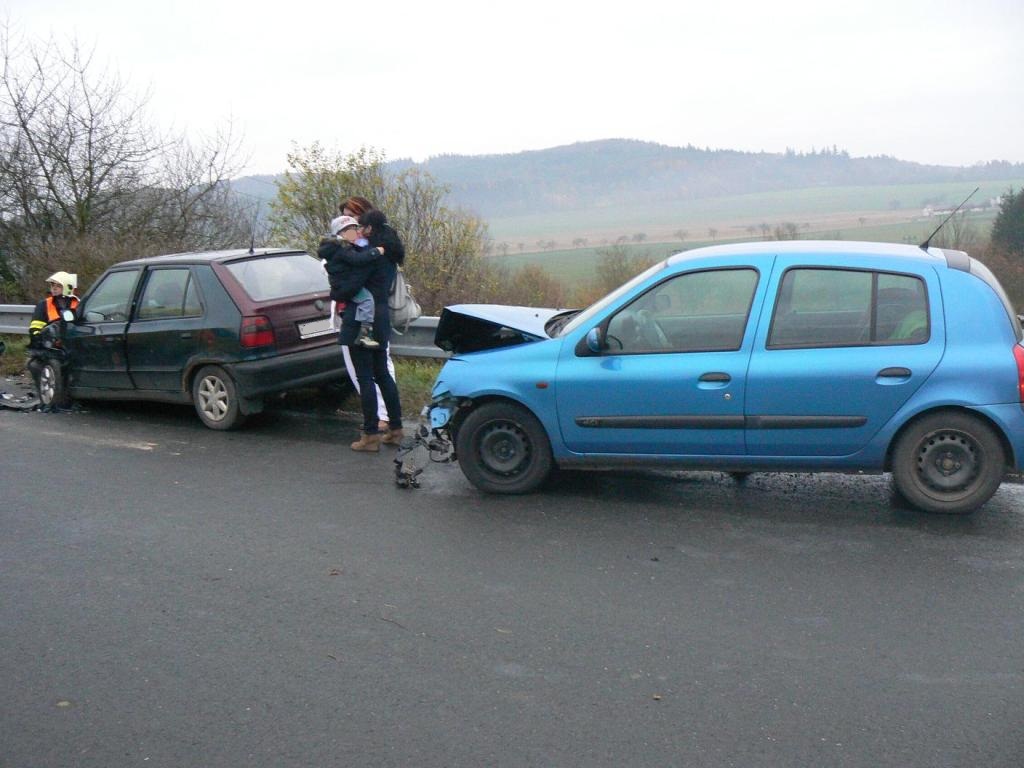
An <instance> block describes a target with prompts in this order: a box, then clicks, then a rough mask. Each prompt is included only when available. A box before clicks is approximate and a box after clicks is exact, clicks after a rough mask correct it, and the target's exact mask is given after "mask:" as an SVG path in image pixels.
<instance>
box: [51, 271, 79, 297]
mask: <svg viewBox="0 0 1024 768" xmlns="http://www.w3.org/2000/svg"><path fill="white" fill-rule="evenodd" d="M46 282H47V283H57V284H58V285H60V287H61V290H63V292H64V295H65V296H71V295H72V294H73V293H74V292H75V288H77V287H78V275H73V274H71V273H70V272H54V273H53V274H52V275H50V276H49V277H48V278H46Z"/></svg>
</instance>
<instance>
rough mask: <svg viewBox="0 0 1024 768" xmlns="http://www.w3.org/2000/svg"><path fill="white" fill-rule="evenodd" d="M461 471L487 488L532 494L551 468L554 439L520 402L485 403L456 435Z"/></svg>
mask: <svg viewBox="0 0 1024 768" xmlns="http://www.w3.org/2000/svg"><path fill="white" fill-rule="evenodd" d="M455 453H456V455H457V456H458V459H459V467H461V468H462V472H463V474H464V475H465V476H466V478H467V479H468V480H469V481H470V482H471V483H473V485H475V486H476V487H477V488H479V489H480V490H482V491H487V492H488V493H528V492H529V491H532V490H534V489H535V488H536V487H537V486H539V485H540V484H541V483H542V482H544V480H545V478H546V477H547V476H548V474H550V472H551V466H552V459H551V443H550V442H549V441H548V436H547V434H546V433H545V432H544V427H542V426H541V423H540V422H539V421H538V420H537V418H536V417H535V416H534V415H533V414H532V413H530V412H529V411H528V410H526V409H525V408H523V407H522V406H519V405H515V404H514V403H507V402H493V403H485V404H484V405H481V406H479V407H478V408H476V409H474V410H473V411H471V412H470V413H469V415H468V416H466V418H465V419H464V420H463V422H462V423H461V424H460V425H459V428H458V432H457V433H456V436H455Z"/></svg>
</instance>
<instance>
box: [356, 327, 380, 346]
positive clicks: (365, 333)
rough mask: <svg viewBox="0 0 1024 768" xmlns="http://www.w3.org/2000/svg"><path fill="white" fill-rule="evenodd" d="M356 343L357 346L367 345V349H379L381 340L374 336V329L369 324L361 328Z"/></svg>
mask: <svg viewBox="0 0 1024 768" xmlns="http://www.w3.org/2000/svg"><path fill="white" fill-rule="evenodd" d="M355 343H356V346H359V347H366V348H367V349H377V348H379V347H380V342H379V341H377V340H376V339H375V338H373V329H372V328H371V327H370V326H367V325H364V326H363V327H362V328H360V329H359V336H357V337H356V341H355Z"/></svg>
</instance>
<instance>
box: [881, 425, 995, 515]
mask: <svg viewBox="0 0 1024 768" xmlns="http://www.w3.org/2000/svg"><path fill="white" fill-rule="evenodd" d="M1005 472H1006V454H1005V452H1004V451H1003V445H1002V443H1001V442H1000V440H999V437H998V435H996V433H995V432H994V431H993V430H992V428H991V427H990V426H989V425H988V424H986V423H985V422H984V421H982V420H981V419H978V418H976V417H974V416H971V415H969V414H966V413H959V412H946V413H935V414H931V415H929V416H925V417H924V418H923V419H921V420H920V421H918V422H915V423H914V424H911V425H910V426H909V427H908V428H907V429H906V431H904V432H903V433H902V434H901V435H900V436H899V438H898V439H897V442H896V445H895V446H894V448H893V455H892V477H893V482H894V483H895V485H896V490H897V491H899V492H900V493H901V494H902V495H903V497H904V498H905V499H906V500H907V501H909V502H910V503H911V504H913V505H914V506H916V507H919V508H921V509H923V510H925V511H927V512H940V513H946V514H963V513H966V512H973V511H974V510H975V509H977V508H978V507H980V506H981V505H982V504H984V503H985V502H986V501H988V500H989V499H990V498H991V497H992V494H994V493H995V492H996V489H998V488H999V484H1000V483H1001V482H1002V481H1003V475H1004V474H1005Z"/></svg>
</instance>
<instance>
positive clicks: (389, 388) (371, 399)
mask: <svg viewBox="0 0 1024 768" xmlns="http://www.w3.org/2000/svg"><path fill="white" fill-rule="evenodd" d="M348 351H349V354H350V355H351V356H352V367H353V368H355V369H356V380H357V381H358V382H359V399H360V402H361V404H362V407H363V431H364V432H366V434H368V435H372V434H375V433H377V432H379V431H380V430H379V429H378V428H377V388H376V387H374V384H376V385H377V387H380V393H381V395H383V396H384V406H385V407H386V408H387V409H388V426H389V427H390V428H391V429H401V428H402V403H401V401H400V400H399V398H398V385H397V384H395V380H394V379H393V378H391V373H390V372H389V371H388V356H387V347H386V346H384V345H382V346H381V347H380V348H379V349H367V348H366V347H356V346H350V347H349V348H348Z"/></svg>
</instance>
